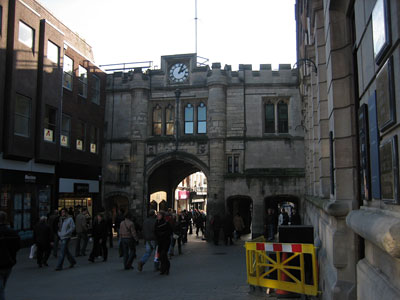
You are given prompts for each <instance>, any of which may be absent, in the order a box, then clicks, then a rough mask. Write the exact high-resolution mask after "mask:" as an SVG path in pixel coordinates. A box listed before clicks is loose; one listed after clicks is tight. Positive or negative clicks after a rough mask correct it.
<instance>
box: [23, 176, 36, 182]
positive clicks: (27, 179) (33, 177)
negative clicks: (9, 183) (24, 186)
mask: <svg viewBox="0 0 400 300" xmlns="http://www.w3.org/2000/svg"><path fill="white" fill-rule="evenodd" d="M25 182H36V176H34V175H28V174H25Z"/></svg>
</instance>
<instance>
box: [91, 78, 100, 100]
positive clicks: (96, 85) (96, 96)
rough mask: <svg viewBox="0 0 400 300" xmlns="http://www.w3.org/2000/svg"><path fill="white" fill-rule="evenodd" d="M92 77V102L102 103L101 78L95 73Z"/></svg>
mask: <svg viewBox="0 0 400 300" xmlns="http://www.w3.org/2000/svg"><path fill="white" fill-rule="evenodd" d="M92 78H93V84H92V102H93V103H95V104H100V78H99V77H97V76H96V75H93V76H92Z"/></svg>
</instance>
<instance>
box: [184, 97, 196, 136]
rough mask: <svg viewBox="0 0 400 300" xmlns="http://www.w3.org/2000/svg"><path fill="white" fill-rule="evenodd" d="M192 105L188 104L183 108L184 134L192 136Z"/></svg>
mask: <svg viewBox="0 0 400 300" xmlns="http://www.w3.org/2000/svg"><path fill="white" fill-rule="evenodd" d="M193 116H194V114H193V105H192V104H190V103H189V104H188V105H186V107H185V134H193V132H194V131H193V125H194V124H193V123H194V120H193Z"/></svg>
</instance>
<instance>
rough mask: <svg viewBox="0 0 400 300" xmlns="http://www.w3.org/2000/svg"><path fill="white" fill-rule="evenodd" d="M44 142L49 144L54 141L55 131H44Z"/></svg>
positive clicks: (46, 129)
mask: <svg viewBox="0 0 400 300" xmlns="http://www.w3.org/2000/svg"><path fill="white" fill-rule="evenodd" d="M44 140H45V141H48V142H53V141H54V136H53V130H51V129H48V128H45V129H44Z"/></svg>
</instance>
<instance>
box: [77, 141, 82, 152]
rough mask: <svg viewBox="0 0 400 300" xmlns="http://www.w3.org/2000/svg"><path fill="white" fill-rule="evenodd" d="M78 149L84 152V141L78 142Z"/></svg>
mask: <svg viewBox="0 0 400 300" xmlns="http://www.w3.org/2000/svg"><path fill="white" fill-rule="evenodd" d="M76 149H78V150H81V151H82V150H83V141H82V140H76Z"/></svg>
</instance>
